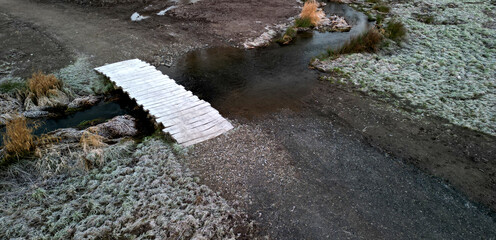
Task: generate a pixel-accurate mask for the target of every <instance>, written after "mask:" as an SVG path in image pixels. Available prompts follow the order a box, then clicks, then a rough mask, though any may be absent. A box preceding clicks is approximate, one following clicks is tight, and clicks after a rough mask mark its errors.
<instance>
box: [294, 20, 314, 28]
mask: <svg viewBox="0 0 496 240" xmlns="http://www.w3.org/2000/svg"><path fill="white" fill-rule="evenodd" d="M295 27H299V28H308V27H313V24H312V20H311V19H310V18H297V19H295Z"/></svg>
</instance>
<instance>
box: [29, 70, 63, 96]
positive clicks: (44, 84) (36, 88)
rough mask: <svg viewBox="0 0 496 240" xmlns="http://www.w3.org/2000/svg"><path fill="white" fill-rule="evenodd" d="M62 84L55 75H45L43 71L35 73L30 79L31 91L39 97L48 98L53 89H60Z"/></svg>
mask: <svg viewBox="0 0 496 240" xmlns="http://www.w3.org/2000/svg"><path fill="white" fill-rule="evenodd" d="M61 87H62V82H61V81H60V80H59V79H57V78H56V77H55V76H54V75H53V74H49V75H46V74H43V73H42V72H41V71H38V72H36V73H33V76H32V77H31V78H29V79H28V88H29V91H31V92H33V93H34V94H35V95H36V96H37V97H40V96H46V95H47V93H48V91H49V90H51V89H60V88H61Z"/></svg>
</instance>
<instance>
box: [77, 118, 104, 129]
mask: <svg viewBox="0 0 496 240" xmlns="http://www.w3.org/2000/svg"><path fill="white" fill-rule="evenodd" d="M105 121H107V119H105V118H95V119H92V120H84V121H82V122H80V123H79V124H78V125H77V128H79V129H84V128H87V127H91V126H95V125H97V124H100V123H104V122H105Z"/></svg>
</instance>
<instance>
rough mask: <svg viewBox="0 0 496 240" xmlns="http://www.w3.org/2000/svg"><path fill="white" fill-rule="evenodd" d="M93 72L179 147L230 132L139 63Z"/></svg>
mask: <svg viewBox="0 0 496 240" xmlns="http://www.w3.org/2000/svg"><path fill="white" fill-rule="evenodd" d="M95 71H97V72H98V73H101V74H103V75H105V76H106V77H108V78H109V79H110V81H111V82H112V83H114V84H115V85H116V86H117V87H119V88H121V89H122V90H123V91H124V92H125V93H126V94H128V95H129V97H131V98H132V99H134V100H135V101H136V103H137V104H138V105H140V106H142V107H143V109H144V110H145V111H147V112H148V113H149V114H150V115H151V116H153V117H154V118H155V120H156V121H157V123H161V124H162V125H163V126H164V129H163V130H162V131H164V132H165V133H168V134H170V135H171V136H172V137H173V138H174V139H175V140H176V141H177V142H178V143H179V144H180V145H182V146H185V147H187V146H191V145H194V144H197V143H200V142H203V141H206V140H209V139H212V138H215V137H217V136H220V135H222V134H223V133H225V132H227V131H229V130H231V129H233V126H232V124H231V123H230V122H229V121H227V120H226V119H225V118H223V117H222V116H221V115H220V113H219V112H218V111H217V110H216V109H214V108H213V107H212V106H210V104H209V103H207V102H205V101H203V100H201V99H199V98H198V97H196V96H195V95H193V94H192V93H191V92H189V91H188V90H186V89H184V87H183V86H181V85H179V84H177V83H176V82H175V81H174V80H172V79H170V78H169V76H167V75H164V74H162V73H161V72H160V71H158V70H157V69H156V68H154V67H153V66H152V65H150V64H148V63H146V62H144V61H141V60H139V59H131V60H126V61H122V62H117V63H112V64H107V65H104V66H101V67H97V68H95Z"/></svg>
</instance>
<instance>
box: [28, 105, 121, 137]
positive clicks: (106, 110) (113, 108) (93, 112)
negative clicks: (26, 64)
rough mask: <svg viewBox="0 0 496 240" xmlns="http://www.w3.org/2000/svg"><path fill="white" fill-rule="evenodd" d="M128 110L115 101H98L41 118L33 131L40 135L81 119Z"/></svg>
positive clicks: (106, 115)
mask: <svg viewBox="0 0 496 240" xmlns="http://www.w3.org/2000/svg"><path fill="white" fill-rule="evenodd" d="M128 113H129V111H128V110H127V109H125V108H123V107H121V105H119V104H118V103H116V102H100V103H98V104H97V105H95V106H93V107H91V108H89V109H86V110H83V111H80V112H76V113H73V114H70V115H68V116H64V117H62V118H53V119H45V120H41V122H40V125H41V127H39V128H37V129H36V130H35V131H34V134H35V135H41V134H43V133H47V132H50V131H53V130H57V129H59V128H70V127H76V126H78V125H79V124H80V123H81V122H83V121H89V120H94V119H110V118H113V117H115V116H119V115H124V114H128Z"/></svg>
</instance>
